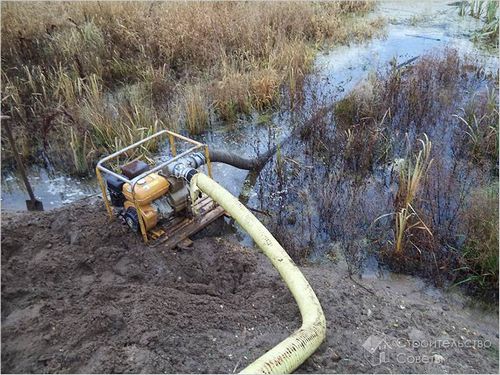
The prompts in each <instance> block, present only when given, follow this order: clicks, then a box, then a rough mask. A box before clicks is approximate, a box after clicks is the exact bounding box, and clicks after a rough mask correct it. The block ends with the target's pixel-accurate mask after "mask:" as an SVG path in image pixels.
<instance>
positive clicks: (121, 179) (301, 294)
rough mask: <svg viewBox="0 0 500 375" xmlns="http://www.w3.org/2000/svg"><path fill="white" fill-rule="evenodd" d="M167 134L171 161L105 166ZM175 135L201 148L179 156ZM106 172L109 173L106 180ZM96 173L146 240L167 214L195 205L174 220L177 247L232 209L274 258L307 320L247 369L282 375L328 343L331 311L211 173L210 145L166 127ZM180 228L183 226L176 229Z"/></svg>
mask: <svg viewBox="0 0 500 375" xmlns="http://www.w3.org/2000/svg"><path fill="white" fill-rule="evenodd" d="M162 134H168V135H169V137H170V141H171V150H172V153H173V154H174V157H173V158H171V159H170V160H169V161H167V162H163V163H160V164H159V165H157V166H155V167H153V168H152V169H150V167H149V166H148V165H147V164H146V163H143V162H140V161H134V162H132V163H129V164H126V165H124V166H122V167H121V174H119V173H117V172H115V171H112V170H110V169H108V168H106V167H105V166H104V163H105V162H107V161H109V160H111V159H113V158H115V157H117V156H119V155H121V154H123V153H124V152H126V151H127V150H130V149H132V148H134V147H138V146H140V145H141V144H142V143H144V142H147V141H149V140H150V139H152V138H154V137H157V136H159V135H162ZM174 137H178V138H181V139H184V140H187V141H188V142H191V143H194V144H195V147H192V148H191V149H189V150H187V151H185V152H183V153H181V154H180V155H177V156H176V151H175V144H174V143H173V138H174ZM201 148H205V153H204V154H202V153H200V152H196V150H199V149H201ZM213 155H215V154H213ZM219 156H220V155H219ZM226 159H227V158H226ZM231 160H232V161H233V162H235V163H236V164H240V165H241V164H242V162H243V159H241V158H240V157H231ZM203 165H206V166H207V169H208V175H209V176H206V175H204V174H203V173H200V172H199V171H198V170H197V168H200V167H202V166H203ZM233 165H234V164H233ZM101 171H102V172H104V173H106V179H105V181H106V184H105V183H104V180H103V178H102V176H101ZM96 173H97V178H98V180H99V183H100V185H101V189H102V193H103V199H104V202H105V204H106V209H107V210H108V213H109V215H110V216H111V217H113V208H112V206H114V207H115V209H116V210H118V211H119V212H120V215H121V216H122V217H124V218H125V221H126V222H127V224H128V225H129V226H130V227H131V228H132V229H134V230H136V231H140V232H141V233H142V235H143V238H144V240H145V242H147V241H148V231H151V232H154V227H156V226H157V224H158V222H159V221H160V220H161V219H162V218H165V217H167V218H172V217H175V216H176V213H179V212H180V210H182V209H185V208H188V207H189V208H190V209H191V211H192V212H191V213H192V214H193V215H194V218H193V219H189V218H188V216H189V215H186V214H185V213H184V215H179V216H182V219H181V218H179V220H180V221H178V222H176V223H174V222H173V221H171V222H170V228H172V230H171V231H169V232H168V234H167V235H166V236H165V237H166V238H167V240H168V241H170V243H171V244H173V245H174V246H175V245H176V244H178V243H179V242H180V241H182V240H183V239H185V238H187V236H188V235H190V234H191V233H194V232H196V231H197V230H199V229H201V228H203V227H204V226H206V225H207V224H209V223H210V222H211V221H213V220H215V219H216V218H218V217H220V216H221V215H223V214H224V212H225V211H224V210H226V211H227V212H228V213H229V214H230V215H231V216H232V217H233V218H234V219H235V220H236V221H237V222H238V223H239V224H240V225H241V226H242V228H244V229H245V230H246V231H247V232H248V233H249V234H250V236H251V237H252V238H253V239H254V241H255V243H256V244H257V245H258V246H259V247H260V248H261V250H262V251H263V253H264V254H265V255H266V256H267V257H268V258H269V259H270V260H271V262H272V264H273V265H274V267H275V268H276V269H277V270H278V271H279V273H280V275H281V276H282V278H283V280H284V282H285V283H286V284H287V286H288V287H289V288H290V291H291V293H292V295H293V297H294V298H295V300H296V301H297V303H298V306H299V310H300V313H301V315H302V320H303V322H302V325H301V327H300V328H299V329H298V330H297V331H295V332H294V333H293V334H292V335H291V336H289V337H288V338H286V339H285V340H283V341H282V342H281V343H279V344H278V345H276V346H275V347H274V348H272V349H271V350H269V351H268V352H266V353H265V354H264V355H262V356H261V357H260V358H258V359H257V360H255V361H254V362H253V363H251V364H250V365H248V366H247V367H246V368H245V369H244V370H243V371H242V373H267V374H270V373H276V374H282V373H288V372H291V371H294V370H295V369H296V368H297V367H298V366H299V365H300V364H301V363H303V362H304V361H305V360H306V359H307V358H308V357H309V356H310V355H311V354H312V353H313V352H314V351H315V350H316V349H317V348H318V346H319V345H320V344H321V343H322V342H323V340H324V338H325V333H326V323H325V316H324V314H323V311H322V308H321V305H320V303H319V301H318V298H317V297H316V294H315V293H314V291H313V290H312V288H311V286H310V285H309V283H308V282H307V280H306V279H305V277H304V276H303V275H302V273H301V272H300V270H299V268H298V267H297V266H296V265H295V264H294V262H293V260H292V259H291V258H290V257H289V256H288V254H287V253H286V251H285V250H284V249H283V248H282V247H281V245H280V244H279V243H278V242H277V241H276V239H274V237H273V236H272V235H271V233H269V231H268V230H267V229H266V228H265V227H264V226H263V225H262V223H260V222H259V220H257V218H255V216H253V215H252V213H251V212H250V211H249V210H248V209H246V208H245V206H244V205H243V204H242V203H241V202H239V201H238V200H237V199H236V198H235V197H234V196H232V195H231V194H230V193H229V192H228V191H227V190H225V189H224V188H222V187H221V186H220V185H218V184H217V183H216V182H215V181H213V180H212V179H211V178H210V177H211V168H210V154H209V152H208V147H207V146H206V145H202V144H200V143H198V142H196V141H193V140H189V139H188V138H185V137H182V136H180V135H178V134H175V133H172V132H169V131H161V132H159V133H157V134H155V135H153V136H150V137H148V138H146V139H144V140H142V141H140V142H137V143H135V144H134V145H132V146H129V147H127V148H125V149H123V150H121V151H119V152H117V153H115V154H113V155H110V156H108V157H106V158H104V159H102V160H101V161H99V163H98V165H97V168H96ZM108 194H109V199H108ZM110 201H111V204H110ZM207 202H208V203H207ZM175 228H177V229H176V230H173V229H175ZM179 228H180V229H179ZM186 228H188V229H186ZM179 233H180V235H179Z"/></svg>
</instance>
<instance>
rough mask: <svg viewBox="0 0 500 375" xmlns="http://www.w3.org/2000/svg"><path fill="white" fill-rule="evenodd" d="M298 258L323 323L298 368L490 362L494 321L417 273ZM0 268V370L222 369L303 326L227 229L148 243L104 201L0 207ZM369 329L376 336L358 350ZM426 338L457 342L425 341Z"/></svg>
mask: <svg viewBox="0 0 500 375" xmlns="http://www.w3.org/2000/svg"><path fill="white" fill-rule="evenodd" d="M301 268H302V270H303V272H304V274H305V275H306V277H307V278H308V280H309V281H310V282H311V284H312V286H313V288H314V290H315V291H316V292H317V294H318V297H319V299H320V301H321V303H322V305H323V308H324V311H325V315H326V318H327V322H328V323H327V324H328V332H327V339H326V341H325V342H324V343H323V345H322V346H321V347H320V349H319V350H318V351H317V352H316V353H315V354H313V356H312V357H311V358H310V359H309V360H307V361H306V362H305V363H304V364H303V365H302V366H301V367H300V368H299V369H298V372H317V373H325V372H329V373H334V372H336V373H339V372H343V373H346V372H347V373H364V372H384V373H387V372H398V373H399V372H413V373H416V372H418V373H450V372H454V373H456V372H463V373H488V372H489V373H498V321H497V320H495V319H486V320H485V319H480V318H479V316H478V315H476V314H472V315H471V314H470V313H468V312H467V311H468V310H467V309H465V308H464V306H463V303H462V302H457V301H456V300H455V299H451V298H448V297H447V296H446V295H441V294H432V293H431V294H429V293H425V292H424V291H425V288H423V287H421V283H418V282H417V281H418V280H416V281H415V280H413V279H407V282H406V283H405V284H404V285H403V286H401V285H402V284H401V285H399V284H395V282H394V281H391V280H379V279H376V278H374V279H370V280H361V281H360V280H356V281H353V280H352V279H350V278H349V277H348V276H347V272H346V269H345V267H343V266H342V264H334V263H333V262H325V263H323V264H314V265H306V266H303V267H301ZM1 269H2V369H1V370H2V372H10V373H12V372H22V373H31V372H43V373H45V372H84V373H108V372H113V373H122V372H133V373H174V372H175V373H199V372H202V373H207V372H210V373H232V372H237V371H239V370H241V369H242V368H244V367H245V366H246V365H247V364H249V363H250V362H251V361H252V360H254V359H255V358H257V357H258V356H259V355H261V354H262V353H264V352H265V351H266V350H267V349H269V348H271V347H272V346H273V345H274V344H276V343H278V342H279V341H280V340H282V339H283V338H285V337H286V336H288V335H289V334H290V333H291V332H293V331H294V330H295V329H296V328H298V327H299V325H300V319H299V312H298V309H297V307H296V305H295V303H294V300H293V298H292V296H291V295H290V293H289V292H288V291H287V289H286V288H285V286H284V284H283V283H282V282H281V280H280V278H279V276H278V275H277V273H276V272H275V270H274V269H273V268H272V266H271V265H270V263H269V262H268V261H267V259H266V258H265V256H264V255H262V254H261V253H259V252H258V251H257V250H255V249H252V248H245V247H242V246H241V245H240V244H239V243H238V242H237V241H236V239H235V238H233V237H231V236H228V235H225V237H224V238H221V237H205V238H201V239H198V240H196V241H195V242H194V244H193V246H192V248H191V249H183V250H175V251H162V249H161V247H159V248H149V247H146V246H144V245H143V244H142V243H141V241H140V238H139V237H137V236H136V235H134V234H132V233H130V231H129V230H127V228H126V227H125V226H123V225H122V224H120V223H119V222H116V221H115V222H112V223H109V222H108V220H107V217H106V216H105V210H104V208H103V207H102V202H100V201H86V202H80V203H76V204H72V205H69V206H67V207H65V208H61V209H57V210H54V211H51V212H45V213H2V267H1ZM408 280H409V281H408ZM419 285H420V286H419ZM362 286H363V287H362ZM370 336H372V341H371V342H372V343H373V342H375V343H376V344H380V343H381V340H384V341H383V343H382V344H383V345H385V346H383V345H382V346H379V347H377V348H376V350H375V351H373V350H372V351H368V350H367V349H365V348H364V347H363V344H364V343H365V341H366V340H367V339H368V338H369V337H370ZM377 340H378V341H377ZM412 340H414V341H412ZM436 340H445V341H446V340H447V341H448V342H451V343H455V344H454V345H452V346H451V347H446V348H444V347H442V346H440V347H437V345H436V344H434V345H426V344H425V343H436ZM412 342H413V343H412ZM415 343H420V345H415ZM422 343H423V345H422ZM460 343H469V344H470V343H473V346H474V347H471V346H470V345H469V347H466V348H464V347H463V346H464V345H462V347H460ZM488 343H489V344H488ZM484 346H488V347H487V348H484ZM365 347H366V345H365ZM369 349H370V348H369ZM381 353H383V356H382V355H381ZM380 362H382V363H380ZM423 362H425V363H423ZM429 362H430V363H429Z"/></svg>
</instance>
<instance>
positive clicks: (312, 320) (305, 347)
mask: <svg viewBox="0 0 500 375" xmlns="http://www.w3.org/2000/svg"><path fill="white" fill-rule="evenodd" d="M200 190H201V191H202V192H204V193H205V194H207V195H208V196H210V197H211V198H212V199H213V200H214V201H216V202H217V203H219V204H220V205H221V206H222V207H223V208H224V209H225V210H226V212H227V213H229V214H230V215H231V216H232V217H233V218H234V219H235V220H236V221H237V222H238V223H239V224H240V225H241V226H242V227H243V229H245V230H246V231H247V232H248V234H249V235H250V236H251V237H252V238H253V240H254V241H255V243H256V244H257V245H258V246H259V247H260V249H261V250H262V251H263V252H264V254H265V255H266V256H267V257H268V258H269V259H270V260H271V262H272V264H273V266H274V267H275V268H276V269H277V270H278V272H279V273H280V275H281V277H282V278H283V281H284V282H285V284H286V285H287V286H288V288H289V289H290V292H291V293H292V295H293V297H294V298H295V301H296V302H297V304H298V306H299V310H300V314H301V315H302V326H301V327H300V328H299V329H298V330H297V331H295V332H294V333H293V334H292V335H291V336H289V337H287V338H286V339H285V340H283V341H282V342H280V343H279V344H278V345H276V346H275V347H274V348H272V349H271V350H269V351H268V352H267V353H265V354H264V355H262V356H261V357H260V358H258V359H257V360H255V361H254V362H253V363H251V364H250V365H248V366H247V367H246V368H245V369H243V371H242V372H241V373H243V374H288V373H290V372H292V371H294V370H295V369H296V368H297V367H299V366H300V365H301V364H302V363H303V362H304V361H305V360H306V359H307V358H309V356H310V355H311V354H312V353H314V351H315V350H316V349H317V348H318V347H319V346H320V345H321V343H322V342H323V340H324V339H325V334H326V322H325V316H324V314H323V310H322V308H321V305H320V303H319V301H318V298H317V297H316V294H315V293H314V291H313V290H312V288H311V286H310V285H309V283H308V282H307V280H306V278H305V277H304V275H303V274H302V272H300V270H299V268H298V267H297V266H296V265H295V263H294V262H293V260H292V259H291V258H290V256H289V255H288V254H287V253H286V251H285V250H284V249H283V248H282V247H281V245H280V244H279V243H278V241H276V239H275V238H274V237H273V236H272V235H271V233H269V231H268V230H267V229H266V228H265V227H264V225H262V223H261V222H260V221H259V220H258V219H257V218H256V217H255V216H254V215H253V214H252V213H251V212H250V211H249V210H248V209H247V208H246V207H245V206H244V205H243V204H242V203H241V202H240V201H238V199H236V198H235V197H234V196H233V195H232V194H231V193H229V192H228V191H227V190H226V189H224V188H223V187H222V186H220V185H219V184H218V183H216V182H215V181H213V180H212V179H211V178H210V177H208V176H206V175H204V174H202V173H197V174H195V175H194V176H193V177H192V179H191V196H192V198H193V202H194V201H195V200H196V198H197V197H198V193H199V191H200Z"/></svg>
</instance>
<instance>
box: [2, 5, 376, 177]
mask: <svg viewBox="0 0 500 375" xmlns="http://www.w3.org/2000/svg"><path fill="white" fill-rule="evenodd" d="M1 6H2V83H3V84H2V110H3V113H5V114H10V115H12V116H13V117H14V120H15V123H17V124H18V125H19V126H18V127H17V129H16V133H17V134H20V135H21V136H20V137H19V139H20V140H22V142H20V145H21V146H23V147H21V148H22V149H23V150H24V151H25V153H26V156H29V155H33V154H34V152H35V150H36V149H37V148H39V147H40V142H39V139H42V140H43V141H42V143H43V144H44V145H45V146H47V145H48V144H50V145H52V147H55V148H57V147H56V143H57V142H56V140H55V139H54V137H53V129H56V128H59V129H60V130H61V131H60V132H59V133H60V134H59V135H61V134H63V133H64V135H65V137H64V138H66V139H69V138H71V136H73V137H75V136H77V135H82V136H84V135H85V136H87V137H88V142H87V143H86V144H87V147H90V148H95V149H94V151H96V152H94V153H93V155H94V157H96V156H97V155H98V154H99V152H101V151H102V150H103V149H106V150H108V151H112V150H113V149H114V148H115V147H117V146H118V145H120V144H123V143H124V142H125V141H126V140H131V139H137V138H138V137H139V136H141V135H142V134H143V133H149V132H151V130H152V128H153V127H154V124H155V123H156V122H158V124H160V125H161V126H163V125H164V124H169V125H171V126H174V127H177V124H176V123H174V122H176V121H177V120H181V121H182V120H183V123H184V126H185V127H186V128H187V129H188V130H189V131H190V132H192V133H200V132H202V131H203V130H204V129H205V128H206V126H207V125H208V124H209V123H210V120H211V119H212V118H215V119H217V118H220V119H222V120H226V121H235V120H237V118H238V116H239V115H240V114H247V113H249V112H250V111H252V110H264V109H266V108H268V107H270V106H272V105H275V104H276V103H278V102H279V98H280V94H281V93H283V92H289V93H290V96H291V97H292V98H295V97H297V96H299V95H300V92H301V83H302V81H303V78H304V75H305V74H307V73H308V72H309V71H310V68H311V62H312V58H313V56H314V50H315V49H316V48H318V47H321V46H324V45H325V43H348V42H351V41H353V40H361V39H364V38H368V37H370V36H372V35H373V33H375V32H377V31H378V30H379V29H380V27H381V26H382V25H381V24H380V20H375V21H371V22H369V23H366V22H362V20H360V19H359V18H357V17H355V15H357V14H362V13H366V12H367V11H369V10H371V9H372V8H373V3H371V2H368V1H354V2H342V1H338V2H328V3H306V2H304V3H302V2H265V3H253V2H250V3H243V2H189V3H180V2H179V3H178V2H71V3H66V2H65V3H62V2H36V3H14V2H3V3H2V5H1ZM94 81H95V82H97V83H98V86H99V87H98V90H99V92H98V93H94V92H93V90H94V89H96V87H95V84H94ZM93 85H94V86H93ZM127 86H131V87H134V90H137V89H140V90H142V94H141V95H139V96H141V97H140V98H139V97H137V96H136V97H135V98H134V99H130V98H128V97H119V96H117V95H116V94H115V93H116V91H120V90H122V89H123V87H127ZM125 89H126V88H125ZM98 101H100V103H98ZM110 101H111V103H109V102H110ZM92 112H93V113H92ZM212 113H213V114H212ZM61 114H63V115H61ZM117 122H119V124H117ZM136 122H139V123H140V124H136ZM41 124H45V125H41ZM113 127H116V128H117V129H116V130H112V129H111V128H113ZM144 127H146V128H147V130H145V129H144ZM70 128H73V129H70ZM124 134H125V135H124ZM72 144H73V145H76V144H83V143H82V142H72ZM68 145H69V142H66V143H65V144H59V147H58V148H57V150H52V151H54V152H56V153H57V154H58V155H59V154H61V153H65V154H66V155H67V156H68V158H69V159H71V158H72V157H69V156H70V155H71V154H74V150H73V151H70V150H69V149H68ZM75 147H76V146H75ZM46 151H47V152H49V153H50V151H51V150H50V149H47V150H46ZM77 154H78V152H77ZM90 164H92V160H89V163H88V165H90ZM75 167H76V169H81V167H82V165H81V163H76V165H75Z"/></svg>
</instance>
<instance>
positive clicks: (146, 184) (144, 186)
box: [122, 173, 170, 206]
mask: <svg viewBox="0 0 500 375" xmlns="http://www.w3.org/2000/svg"><path fill="white" fill-rule="evenodd" d="M169 186H170V183H169V182H168V181H167V179H166V178H164V177H162V176H160V175H159V174H157V173H151V174H150V175H147V176H146V177H144V178H141V179H140V180H139V181H137V183H136V184H135V187H134V192H135V201H136V202H137V205H138V206H142V205H145V204H149V203H151V202H152V201H153V200H155V199H158V198H159V197H161V196H162V195H164V194H165V193H167V191H168V188H169ZM122 191H123V195H124V196H125V198H126V199H127V200H128V201H130V202H133V201H134V198H133V196H132V187H131V186H130V184H129V183H126V184H124V185H123V190H122Z"/></svg>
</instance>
